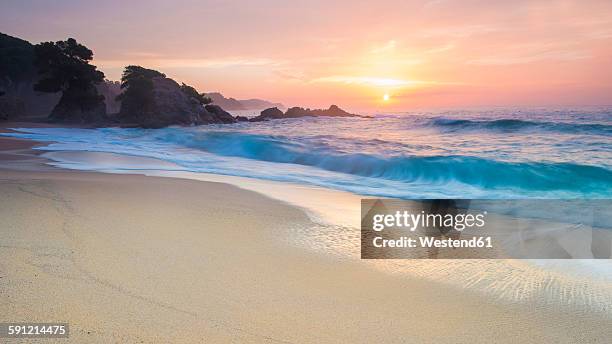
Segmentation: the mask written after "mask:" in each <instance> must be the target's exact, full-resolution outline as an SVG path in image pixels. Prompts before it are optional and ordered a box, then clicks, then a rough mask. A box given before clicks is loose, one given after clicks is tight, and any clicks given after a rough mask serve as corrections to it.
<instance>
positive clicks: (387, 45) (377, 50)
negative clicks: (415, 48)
mask: <svg viewBox="0 0 612 344" xmlns="http://www.w3.org/2000/svg"><path fill="white" fill-rule="evenodd" d="M396 46H397V42H396V41H395V40H390V41H388V42H387V43H385V44H384V45H382V46H379V47H375V48H374V49H372V53H374V54H381V53H386V52H389V51H393V50H395V47H396Z"/></svg>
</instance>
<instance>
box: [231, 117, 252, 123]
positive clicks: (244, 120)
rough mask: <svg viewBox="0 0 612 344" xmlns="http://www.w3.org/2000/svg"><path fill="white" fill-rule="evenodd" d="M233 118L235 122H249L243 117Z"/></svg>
mask: <svg viewBox="0 0 612 344" xmlns="http://www.w3.org/2000/svg"><path fill="white" fill-rule="evenodd" d="M234 118H235V119H236V122H248V121H249V118H248V117H245V116H236V117H234Z"/></svg>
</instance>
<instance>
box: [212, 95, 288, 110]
mask: <svg viewBox="0 0 612 344" xmlns="http://www.w3.org/2000/svg"><path fill="white" fill-rule="evenodd" d="M206 96H207V97H210V99H212V102H213V104H216V105H219V106H220V107H222V108H223V109H225V110H228V111H237V110H238V111H239V110H262V109H267V108H270V107H278V108H285V106H284V105H283V104H281V103H272V102H269V101H267V100H263V99H240V100H239V99H235V98H225V96H223V95H222V94H221V93H219V92H209V93H206Z"/></svg>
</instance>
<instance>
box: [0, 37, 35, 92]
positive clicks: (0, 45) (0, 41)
mask: <svg viewBox="0 0 612 344" xmlns="http://www.w3.org/2000/svg"><path fill="white" fill-rule="evenodd" d="M33 61H34V47H33V46H32V44H30V43H29V42H27V41H24V40H22V39H19V38H15V37H11V36H9V35H5V34H3V33H0V77H5V76H6V77H8V78H9V79H11V80H13V81H18V80H19V79H22V78H27V77H26V75H27V74H33V73H34V71H33V70H34V68H33V66H32V63H33Z"/></svg>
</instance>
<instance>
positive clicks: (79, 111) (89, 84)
mask: <svg viewBox="0 0 612 344" xmlns="http://www.w3.org/2000/svg"><path fill="white" fill-rule="evenodd" d="M92 59H93V52H92V51H91V50H89V49H88V48H87V47H85V46H84V45H82V44H79V43H78V42H77V41H76V40H75V39H74V38H68V39H67V40H65V41H57V42H55V43H54V42H43V43H40V44H37V45H35V46H34V64H35V66H36V67H37V68H38V73H39V74H40V80H39V81H38V82H37V83H36V84H35V85H34V90H36V91H40V92H50V93H56V92H62V97H61V98H60V101H59V103H58V104H57V105H56V106H55V108H54V109H53V111H51V115H50V116H49V117H50V118H51V119H54V120H62V121H73V122H91V121H95V120H99V119H101V118H102V117H104V116H105V115H106V107H105V105H104V97H103V96H101V95H100V94H98V91H97V90H96V88H95V84H97V83H99V82H102V81H103V80H104V73H102V72H101V71H99V70H97V69H96V66H94V65H91V64H89V62H90V61H91V60H92Z"/></svg>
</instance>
